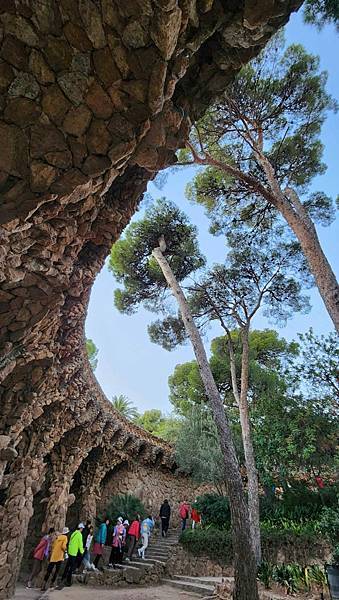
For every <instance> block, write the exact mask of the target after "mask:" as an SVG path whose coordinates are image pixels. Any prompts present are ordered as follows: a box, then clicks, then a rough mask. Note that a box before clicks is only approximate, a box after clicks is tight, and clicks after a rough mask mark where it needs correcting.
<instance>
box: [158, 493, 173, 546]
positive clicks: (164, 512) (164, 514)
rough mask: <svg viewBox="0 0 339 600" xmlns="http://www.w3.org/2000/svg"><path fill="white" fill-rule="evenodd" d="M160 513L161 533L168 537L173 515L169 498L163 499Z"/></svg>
mask: <svg viewBox="0 0 339 600" xmlns="http://www.w3.org/2000/svg"><path fill="white" fill-rule="evenodd" d="M159 514H160V519H161V535H162V537H166V535H167V532H168V528H169V521H170V516H171V507H170V505H169V503H168V500H164V501H163V503H162V505H161V507H160V513H159Z"/></svg>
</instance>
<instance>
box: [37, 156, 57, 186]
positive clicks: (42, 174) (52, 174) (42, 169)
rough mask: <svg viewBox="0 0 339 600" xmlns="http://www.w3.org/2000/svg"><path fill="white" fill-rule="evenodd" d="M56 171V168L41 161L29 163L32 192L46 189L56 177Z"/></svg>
mask: <svg viewBox="0 0 339 600" xmlns="http://www.w3.org/2000/svg"><path fill="white" fill-rule="evenodd" d="M58 173H59V172H58V170H57V169H56V168H55V167H52V166H51V165H47V164H46V163H44V162H41V161H33V162H32V164H31V189H32V190H33V191H34V192H45V191H47V190H48V189H49V188H50V186H51V184H52V183H53V181H55V179H56V178H57V177H58Z"/></svg>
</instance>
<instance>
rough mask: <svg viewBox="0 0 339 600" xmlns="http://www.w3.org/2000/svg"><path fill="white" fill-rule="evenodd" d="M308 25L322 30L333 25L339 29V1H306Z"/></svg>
mask: <svg viewBox="0 0 339 600" xmlns="http://www.w3.org/2000/svg"><path fill="white" fill-rule="evenodd" d="M304 18H305V22H306V23H311V24H312V25H316V26H317V27H318V28H319V29H321V28H322V27H323V26H324V25H327V24H330V23H332V24H333V25H335V26H336V28H337V30H338V29H339V1H338V0H306V2H305V8H304Z"/></svg>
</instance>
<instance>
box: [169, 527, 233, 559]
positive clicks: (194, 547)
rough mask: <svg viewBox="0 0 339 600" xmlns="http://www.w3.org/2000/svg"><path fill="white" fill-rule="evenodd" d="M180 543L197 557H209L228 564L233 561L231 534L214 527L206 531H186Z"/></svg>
mask: <svg viewBox="0 0 339 600" xmlns="http://www.w3.org/2000/svg"><path fill="white" fill-rule="evenodd" d="M179 541H180V544H181V545H182V546H183V547H184V548H185V549H186V550H187V551H188V552H191V554H194V555H195V556H201V555H203V556H208V557H210V558H212V559H214V560H221V561H225V562H226V563H229V562H232V560H233V549H232V540H231V534H230V533H229V532H228V531H225V530H222V529H217V528H215V527H212V526H211V527H207V528H205V529H193V530H192V529H186V531H184V532H183V533H182V534H181V536H180V540H179Z"/></svg>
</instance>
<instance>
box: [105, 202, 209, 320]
mask: <svg viewBox="0 0 339 600" xmlns="http://www.w3.org/2000/svg"><path fill="white" fill-rule="evenodd" d="M196 234H197V230H196V227H194V226H193V225H191V224H190V223H189V220H188V218H187V216H186V215H185V214H184V213H183V212H182V211H180V210H179V208H177V207H176V206H175V205H174V204H173V203H171V202H169V201H168V200H166V199H164V198H163V199H161V200H158V201H157V202H156V203H155V205H154V206H153V207H151V208H150V209H149V210H148V211H147V213H146V215H145V217H144V218H143V219H142V220H141V221H138V222H136V223H132V224H131V225H130V226H129V227H128V228H127V230H126V232H125V234H124V237H123V238H122V239H120V240H118V241H117V242H116V243H115V244H114V246H113V248H112V251H111V256H110V262H109V268H110V270H111V271H112V272H113V274H114V276H115V278H116V279H117V281H118V282H119V283H122V284H123V286H124V287H123V289H117V290H115V294H114V301H115V305H116V307H117V308H118V310H120V311H121V312H124V313H126V314H130V313H132V312H134V311H135V310H136V309H137V307H138V305H139V304H140V303H143V304H144V305H145V307H146V308H147V309H148V310H152V311H157V310H159V308H160V307H162V306H164V305H165V304H166V299H167V298H168V286H167V284H166V281H165V278H164V277H163V274H162V272H161V269H160V268H159V266H158V264H157V262H156V261H155V259H154V258H153V257H152V256H151V254H152V250H153V249H154V248H156V247H157V246H158V245H159V240H160V238H161V237H162V236H164V237H165V239H166V245H167V249H166V257H167V258H168V259H169V260H170V263H171V267H172V269H173V271H174V272H175V274H176V277H177V279H178V281H183V280H184V279H186V277H187V276H188V275H190V274H191V273H192V272H194V271H196V270H197V269H199V268H201V267H202V266H203V265H204V262H205V259H204V258H203V257H202V255H201V254H200V251H199V248H198V243H197V238H196Z"/></svg>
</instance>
